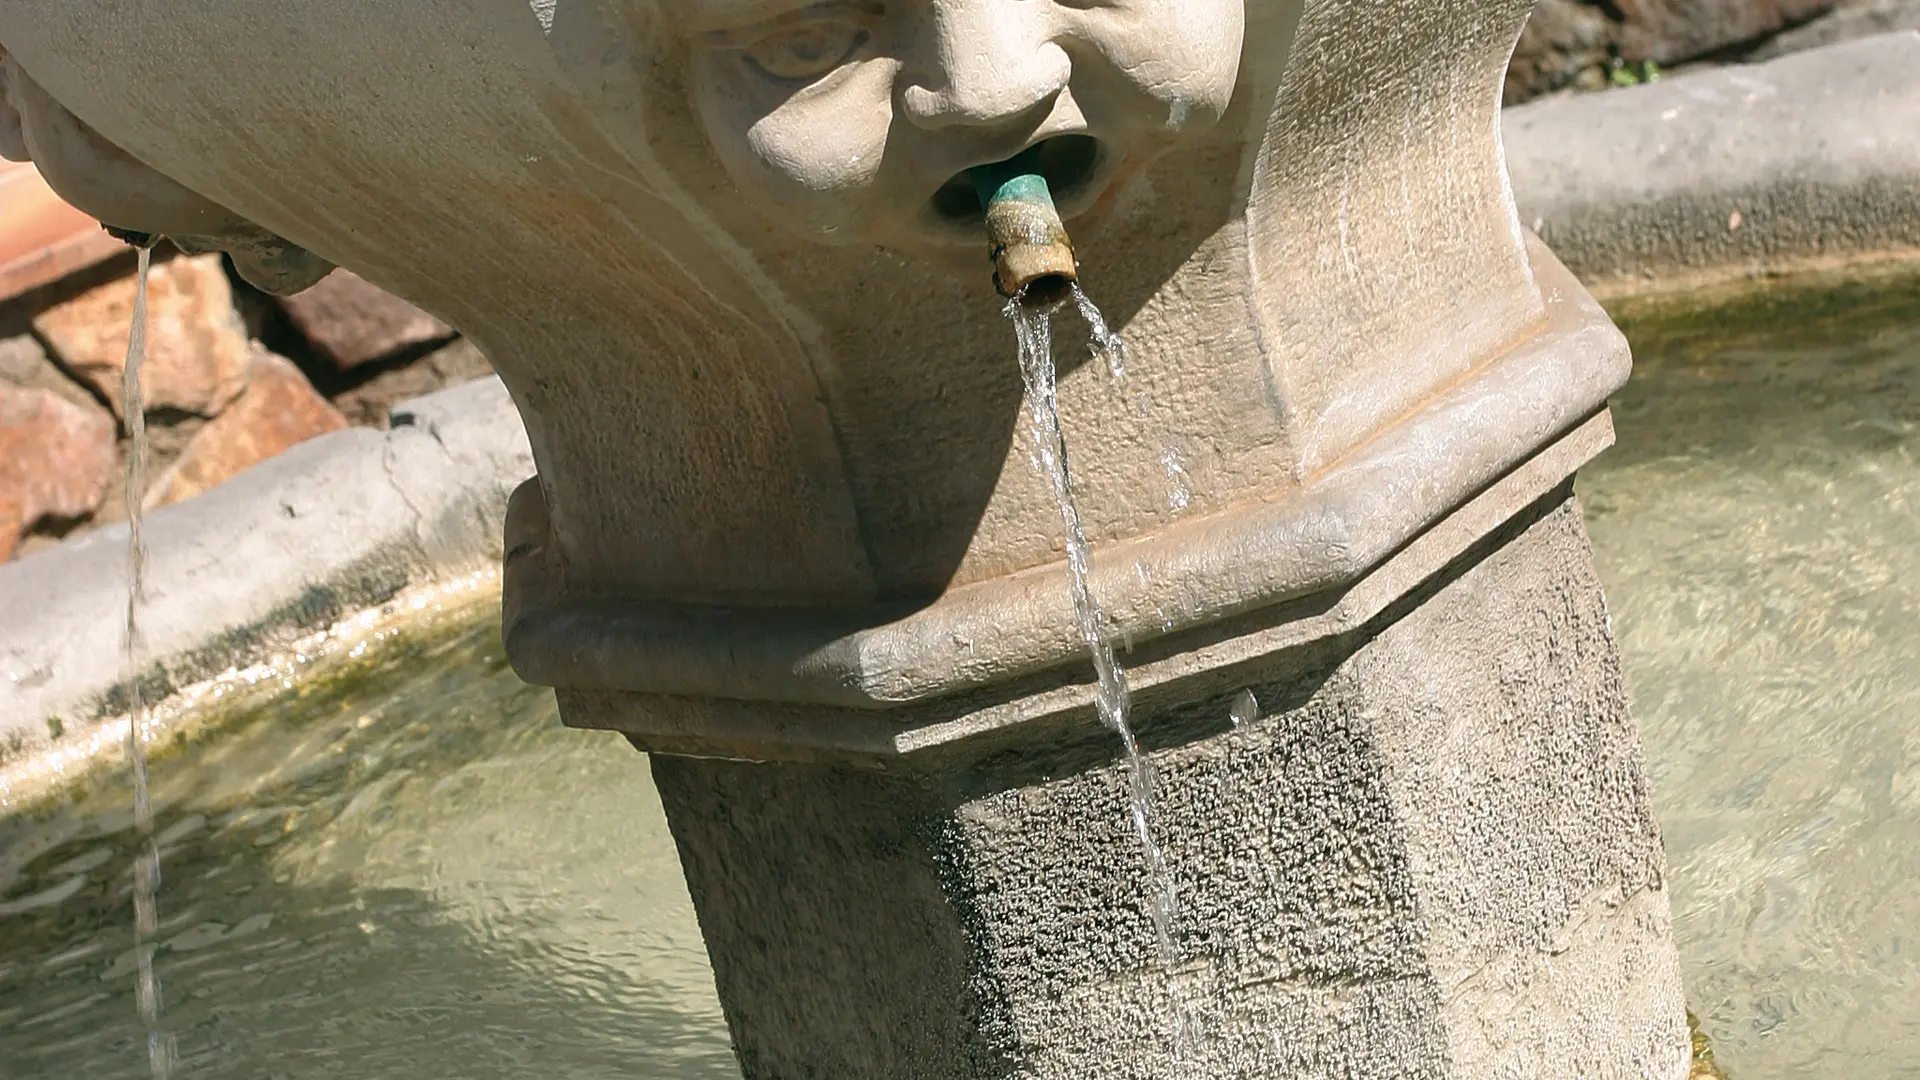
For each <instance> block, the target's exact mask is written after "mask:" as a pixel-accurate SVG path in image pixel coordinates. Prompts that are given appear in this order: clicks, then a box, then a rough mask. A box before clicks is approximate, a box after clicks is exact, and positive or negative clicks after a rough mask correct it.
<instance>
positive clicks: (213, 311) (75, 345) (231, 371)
mask: <svg viewBox="0 0 1920 1080" xmlns="http://www.w3.org/2000/svg"><path fill="white" fill-rule="evenodd" d="M133 301H134V281H133V279H132V278H126V279H123V280H120V281H114V282H110V283H108V284H106V285H102V286H100V287H99V288H96V289H92V290H90V291H88V292H85V293H82V294H81V295H80V296H77V297H75V298H74V299H72V300H69V301H67V302H65V303H63V304H59V305H56V306H54V307H52V308H49V309H48V310H46V311H44V312H42V313H41V314H40V315H38V316H37V317H35V319H34V320H33V325H34V329H35V330H37V331H38V332H39V334H40V336H41V337H42V338H44V339H45V340H46V341H47V343H48V344H49V345H50V346H52V348H53V352H54V354H55V356H56V357H58V358H59V360H60V362H61V363H62V364H64V365H66V367H67V370H69V371H71V372H73V373H74V375H75V376H77V377H78V378H80V379H82V380H84V381H86V382H87V383H88V384H89V385H91V386H92V387H93V388H94V389H95V390H97V391H98V392H99V393H100V395H101V396H102V397H104V398H105V399H106V400H107V401H109V402H113V403H114V409H115V411H116V412H118V411H119V409H120V404H119V401H120V378H121V373H122V372H123V371H124V370H125V369H126V357H127V339H128V336H129V334H130V332H131V327H132V320H133ZM147 320H148V321H147V328H148V329H147V354H146V360H145V362H144V365H143V367H142V369H141V377H142V383H141V386H142V391H141V396H142V398H143V400H144V403H145V406H146V409H147V411H148V412H152V411H154V410H156V409H175V410H178V411H181V412H187V413H192V414H194V415H196V416H215V415H217V414H218V413H219V412H220V410H221V409H223V408H225V407H226V405H227V403H228V402H231V401H232V400H233V399H234V398H235V397H237V396H239V394H240V391H241V390H242V389H244V388H245V387H246V384H247V364H248V362H249V358H250V355H251V353H250V350H249V347H248V344H247V332H246V328H245V326H244V325H243V324H242V322H241V319H240V315H239V313H238V312H237V311H236V310H235V309H234V306H233V288H232V286H231V285H230V284H229V283H228V281H227V274H226V269H225V267H224V266H223V265H222V263H221V259H220V256H218V255H203V256H198V257H195V258H175V259H170V260H168V261H167V262H164V263H161V264H160V265H158V266H155V267H154V268H153V275H152V278H151V281H150V283H149V288H148V293H147Z"/></svg>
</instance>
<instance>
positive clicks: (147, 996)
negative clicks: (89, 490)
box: [120, 238, 174, 1080]
mask: <svg viewBox="0 0 1920 1080" xmlns="http://www.w3.org/2000/svg"><path fill="white" fill-rule="evenodd" d="M155 239H157V238H149V239H148V240H147V242H146V243H144V244H138V245H135V246H136V249H137V250H138V252H139V269H138V270H137V271H136V274H135V278H134V292H133V321H132V324H131V325H130V326H129V327H128V330H127V360H126V366H125V367H124V368H123V369H122V370H121V375H120V415H121V416H123V417H125V418H126V424H127V477H126V480H127V490H126V506H127V623H126V670H127V682H126V686H127V770H128V772H129V773H130V774H131V775H132V777H133V828H134V833H135V835H136V837H137V838H138V842H139V848H138V853H137V854H136V855H135V856H134V860H133V940H134V953H135V956H136V958H137V963H138V966H139V975H138V978H137V981H136V983H135V998H134V1000H135V1008H136V1009H137V1010H138V1011H139V1013H140V1022H141V1023H143V1024H145V1025H146V1028H147V1064H148V1067H149V1068H150V1069H152V1071H153V1077H154V1080H167V1078H168V1077H169V1076H170V1075H172V1072H173V1056H174V1041H173V1039H172V1037H170V1036H169V1035H167V1033H166V1030H165V1029H164V1028H163V1027H162V1026H161V1022H160V1020H161V999H160V980H159V978H158V977H157V976H156V975H155V974H154V970H153V956H154V945H153V936H154V933H155V930H156V928H157V927H158V925H159V918H160V915H159V891H160V847H159V844H158V843H157V842H156V841H155V839H154V834H153V799H152V795H151V792H150V790H149V788H150V784H149V778H148V776H147V752H146V728H147V703H146V700H145V695H144V694H143V693H142V692H141V687H140V667H141V663H142V661H143V659H144V656H143V653H144V649H143V646H142V641H141V638H140V606H141V604H143V603H144V602H145V601H146V582H147V545H146V541H145V540H144V539H143V538H142V537H141V535H140V526H141V516H142V503H143V501H144V500H143V496H144V495H145V493H146V490H147V416H146V398H145V396H144V395H143V393H142V390H141V385H140V369H141V367H142V365H143V364H144V363H145V361H146V357H147V278H148V276H149V272H150V271H151V270H152V269H153V242H154V240H155Z"/></svg>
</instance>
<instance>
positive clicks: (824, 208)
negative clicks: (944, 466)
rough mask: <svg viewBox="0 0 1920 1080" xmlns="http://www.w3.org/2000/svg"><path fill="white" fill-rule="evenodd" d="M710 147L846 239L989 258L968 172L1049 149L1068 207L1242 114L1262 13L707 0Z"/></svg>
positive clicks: (696, 15) (697, 94)
mask: <svg viewBox="0 0 1920 1080" xmlns="http://www.w3.org/2000/svg"><path fill="white" fill-rule="evenodd" d="M688 7H689V8H691V9H693V10H691V11H690V12H688V13H686V14H684V15H682V16H681V18H683V19H684V20H685V21H686V26H685V30H686V31H687V33H688V34H689V37H690V40H691V42H692V50H693V53H692V57H691V62H690V71H689V81H690V85H691V90H692V94H693V98H694V102H695V105H696V107H697V109H698V111H699V115H700V118H701V121H702V123H703V124H704V125H705V127H706V131H707V136H708V138H709V139H710V140H711V141H712V143H713V146H714V148H715V150H716V151H717V153H718V156H719V158H720V161H721V163H722V164H723V166H724V167H725V168H726V170H727V172H728V173H729V174H730V175H731V177H732V178H733V180H734V182H735V184H737V185H738V186H739V188H740V190H741V192H742V193H743V194H744V195H745V197H746V198H747V199H748V200H750V201H752V202H754V203H755V204H757V205H758V208H759V209H760V210H761V211H763V212H764V213H766V214H767V215H768V216H769V217H771V218H772V219H773V220H774V221H776V222H777V223H779V224H781V225H783V226H785V227H787V228H791V229H795V230H798V231H800V232H801V233H803V234H805V235H807V236H809V237H811V238H813V239H815V240H816V241H819V242H823V243H829V244H880V245H884V246H888V247H894V248H903V249H926V248H929V247H953V246H959V245H974V246H977V245H978V244H979V243H980V242H981V241H980V236H981V232H980V225H979V206H978V204H977V201H976V199H975V196H974V195H973V192H972V189H971V186H970V185H969V184H968V182H967V180H966V175H965V174H966V170H968V169H969V168H972V167H973V166H976V165H982V164H987V163H990V162H996V161H1002V160H1005V159H1006V158H1008V157H1011V156H1013V155H1014V154H1016V153H1019V152H1020V151H1022V150H1024V149H1026V148H1028V147H1031V146H1035V145H1039V146H1041V147H1042V150H1041V152H1040V156H1041V168H1042V171H1043V172H1044V173H1045V174H1046V175H1047V177H1048V179H1049V180H1050V181H1051V182H1052V186H1053V189H1054V195H1055V199H1056V201H1057V202H1058V204H1059V207H1060V210H1061V213H1062V215H1063V216H1064V217H1066V218H1067V219H1068V220H1070V221H1071V219H1073V218H1074V217H1076V216H1079V215H1083V214H1085V213H1087V212H1088V211H1090V210H1092V209H1094V208H1095V207H1096V206H1098V205H1100V204H1101V203H1102V201H1103V199H1104V198H1105V197H1107V196H1108V195H1110V194H1111V193H1113V192H1114V191H1116V190H1117V188H1118V186H1119V184H1120V183H1121V182H1123V181H1124V180H1125V179H1126V178H1127V177H1129V176H1130V175H1132V174H1133V173H1135V172H1137V171H1138V170H1139V169H1140V167H1141V166H1143V165H1144V164H1146V163H1147V162H1149V161H1151V160H1152V159H1154V158H1155V157H1158V156H1159V155H1161V154H1163V153H1165V152H1166V151H1167V150H1168V149H1170V148H1172V147H1174V146H1177V145H1178V144H1179V143H1180V141H1181V139H1182V138H1183V137H1185V136H1190V135H1191V134H1192V133H1194V132H1197V131H1202V130H1204V129H1205V128H1206V127H1207V126H1209V125H1211V124H1212V123H1213V122H1214V121H1216V120H1218V119H1219V117H1220V115H1221V114H1222V113H1223V112H1224V111H1225V110H1226V107H1227V104H1228V101H1229V99H1230V98H1231V96H1232V93H1233V87H1234V82H1235V79H1236V78H1237V75H1238V70H1239V64H1240V48H1241V37H1242V33H1243V30H1244V23H1245V11H1244V6H1243V0H823V2H817V3H816V2H809V0H698V2H697V3H693V4H689V5H688Z"/></svg>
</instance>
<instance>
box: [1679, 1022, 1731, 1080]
mask: <svg viewBox="0 0 1920 1080" xmlns="http://www.w3.org/2000/svg"><path fill="white" fill-rule="evenodd" d="M1687 1031H1688V1033H1689V1034H1691V1035H1692V1036H1693V1069H1692V1071H1690V1072H1688V1073H1687V1080H1728V1078H1727V1074H1726V1072H1725V1071H1724V1070H1723V1069H1721V1068H1720V1066H1719V1065H1717V1064H1715V1063H1714V1060H1713V1044H1712V1043H1710V1042H1708V1041H1707V1036H1706V1033H1705V1032H1703V1031H1701V1030H1700V1018H1699V1017H1697V1016H1695V1015H1693V1010H1691V1009H1689V1010H1687Z"/></svg>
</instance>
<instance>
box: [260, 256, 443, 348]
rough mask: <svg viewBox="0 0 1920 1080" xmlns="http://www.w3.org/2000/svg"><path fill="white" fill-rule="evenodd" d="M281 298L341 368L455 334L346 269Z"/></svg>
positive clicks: (316, 344)
mask: <svg viewBox="0 0 1920 1080" xmlns="http://www.w3.org/2000/svg"><path fill="white" fill-rule="evenodd" d="M280 303H281V306H282V307H284V308H285V309H286V312H287V317H288V318H290V319H292V320H293V324H294V325H295V326H296V327H298V328H299V329H300V332H301V333H303V334H305V335H306V336H307V340H308V341H310V342H312V343H313V345H314V347H315V348H317V349H319V350H320V352H321V353H322V354H324V355H325V356H326V357H327V358H328V359H329V360H332V361H333V362H334V363H335V364H337V365H339V366H340V367H342V368H354V367H359V366H360V365H361V364H366V363H371V362H372V361H375V360H378V359H380V358H382V357H385V356H391V355H393V354H394V353H396V352H399V351H400V350H402V349H406V348H411V347H413V346H415V345H423V344H425V343H427V342H429V341H437V340H439V339H441V338H446V337H451V336H452V335H453V328H452V327H451V326H448V325H447V324H446V323H443V322H441V321H440V320H439V319H436V318H434V317H433V316H431V315H429V314H427V313H426V312H424V311H421V310H420V309H419V308H417V307H414V306H413V305H412V304H409V303H407V302H406V301H405V300H402V299H400V298H399V297H397V296H395V295H393V294H392V293H390V292H387V291H386V290H384V289H382V288H380V287H379V286H378V285H375V284H373V283H372V282H370V281H367V280H366V279H364V278H362V277H360V276H359V275H358V274H354V273H351V272H349V271H346V270H335V271H334V272H333V273H331V274H328V275H327V276H326V277H324V278H322V279H321V280H320V282H319V283H318V284H316V285H314V286H313V287H312V288H310V289H307V290H306V291H304V292H300V293H296V294H294V295H293V296H289V297H286V298H285V299H283V300H281V302H280Z"/></svg>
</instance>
